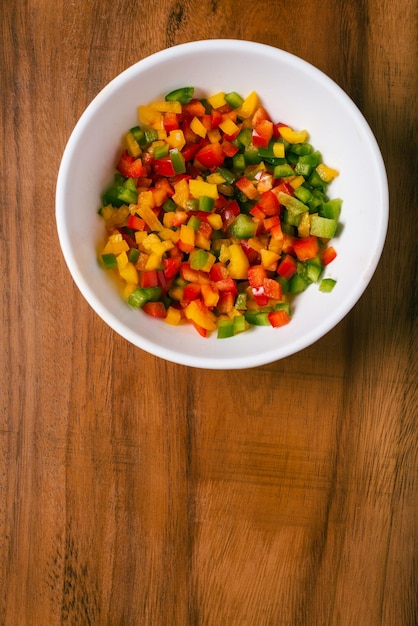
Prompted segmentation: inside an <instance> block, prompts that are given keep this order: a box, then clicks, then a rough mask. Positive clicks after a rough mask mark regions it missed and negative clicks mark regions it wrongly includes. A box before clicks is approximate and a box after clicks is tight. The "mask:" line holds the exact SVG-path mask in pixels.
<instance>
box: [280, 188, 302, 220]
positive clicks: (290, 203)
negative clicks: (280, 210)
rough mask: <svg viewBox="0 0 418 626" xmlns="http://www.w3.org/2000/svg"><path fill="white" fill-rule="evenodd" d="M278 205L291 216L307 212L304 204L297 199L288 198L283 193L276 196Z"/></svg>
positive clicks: (288, 196)
mask: <svg viewBox="0 0 418 626" xmlns="http://www.w3.org/2000/svg"><path fill="white" fill-rule="evenodd" d="M277 197H278V200H279V202H280V204H282V205H283V206H284V207H286V209H287V210H288V211H289V213H291V214H292V215H300V214H301V213H305V211H308V207H307V206H306V204H304V203H303V202H301V201H300V200H298V199H297V198H295V197H293V196H290V195H289V194H288V193H285V192H284V191H279V193H278V194H277Z"/></svg>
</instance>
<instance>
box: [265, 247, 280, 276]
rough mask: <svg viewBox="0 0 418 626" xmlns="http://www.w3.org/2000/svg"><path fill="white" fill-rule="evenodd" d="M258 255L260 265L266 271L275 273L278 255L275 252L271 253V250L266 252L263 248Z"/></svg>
mask: <svg viewBox="0 0 418 626" xmlns="http://www.w3.org/2000/svg"><path fill="white" fill-rule="evenodd" d="M260 255H261V264H262V265H263V267H265V268H266V270H271V271H273V272H274V271H276V268H277V263H278V261H279V259H280V255H279V254H277V253H276V252H273V250H270V249H269V250H266V249H265V248H263V249H262V250H260Z"/></svg>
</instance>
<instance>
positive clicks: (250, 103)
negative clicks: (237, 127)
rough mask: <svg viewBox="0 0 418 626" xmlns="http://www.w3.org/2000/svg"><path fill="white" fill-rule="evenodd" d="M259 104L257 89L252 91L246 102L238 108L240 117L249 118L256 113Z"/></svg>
mask: <svg viewBox="0 0 418 626" xmlns="http://www.w3.org/2000/svg"><path fill="white" fill-rule="evenodd" d="M257 106H258V94H257V93H256V92H255V91H252V92H251V93H250V94H248V96H247V97H246V98H245V100H244V102H243V103H242V104H241V106H240V107H239V109H237V113H238V117H240V118H241V119H247V118H249V117H251V116H252V115H253V114H254V111H255V110H256V108H257Z"/></svg>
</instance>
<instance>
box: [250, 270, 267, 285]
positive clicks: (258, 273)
mask: <svg viewBox="0 0 418 626" xmlns="http://www.w3.org/2000/svg"><path fill="white" fill-rule="evenodd" d="M265 278H267V273H266V270H265V267H264V266H263V265H261V264H260V265H250V267H249V268H248V282H249V283H250V287H254V288H255V289H259V288H260V287H263V285H264V279H265Z"/></svg>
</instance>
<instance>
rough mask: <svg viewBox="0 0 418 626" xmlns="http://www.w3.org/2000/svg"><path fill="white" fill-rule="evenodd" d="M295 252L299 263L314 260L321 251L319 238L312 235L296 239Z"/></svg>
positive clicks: (294, 243)
mask: <svg viewBox="0 0 418 626" xmlns="http://www.w3.org/2000/svg"><path fill="white" fill-rule="evenodd" d="M293 250H294V251H295V254H296V256H297V257H298V259H299V261H307V260H308V259H314V258H315V257H316V256H317V254H318V251H319V244H318V238H317V237H314V236H313V235H310V236H309V237H301V238H300V239H295V241H294V242H293Z"/></svg>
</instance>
